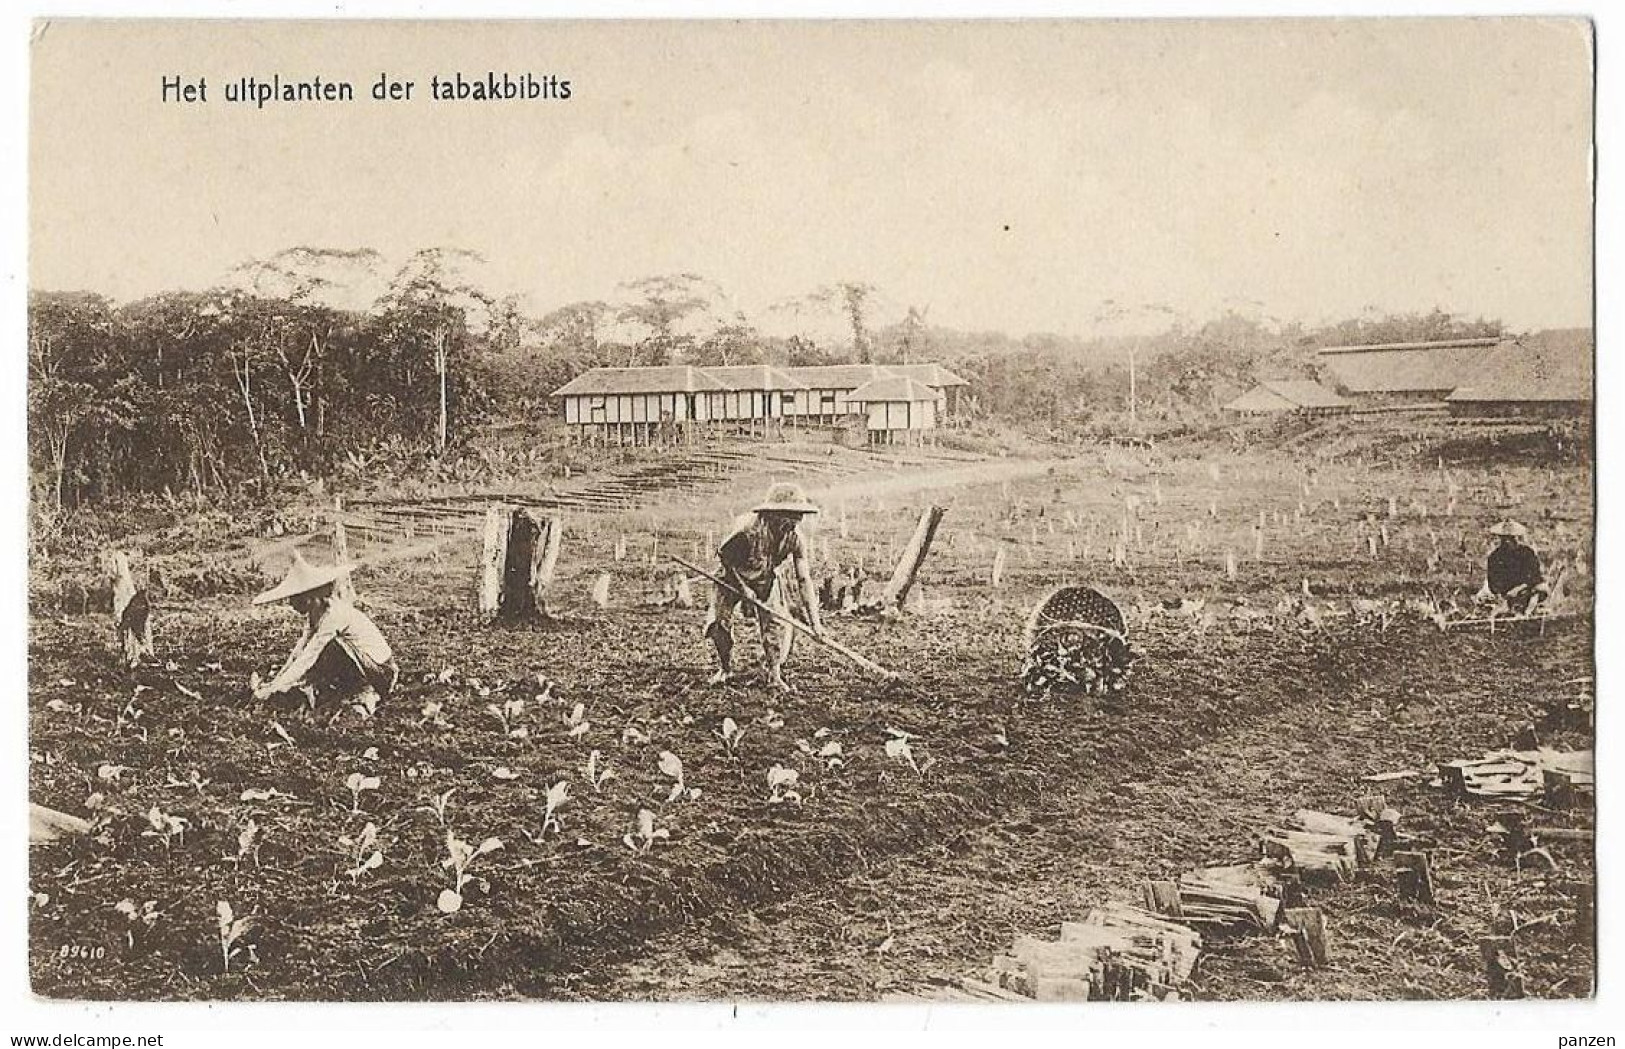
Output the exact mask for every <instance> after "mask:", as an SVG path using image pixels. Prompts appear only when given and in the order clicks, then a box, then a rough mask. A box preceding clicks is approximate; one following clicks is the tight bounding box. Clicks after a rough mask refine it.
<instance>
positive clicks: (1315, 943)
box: [1282, 907, 1326, 969]
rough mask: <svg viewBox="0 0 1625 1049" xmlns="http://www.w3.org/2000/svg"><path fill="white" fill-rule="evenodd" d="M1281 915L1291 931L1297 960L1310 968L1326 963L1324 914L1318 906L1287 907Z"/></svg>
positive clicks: (1320, 966)
mask: <svg viewBox="0 0 1625 1049" xmlns="http://www.w3.org/2000/svg"><path fill="white" fill-rule="evenodd" d="M1282 917H1283V918H1284V920H1285V921H1286V924H1287V927H1288V929H1289V930H1290V931H1291V936H1292V946H1293V947H1294V948H1296V949H1297V952H1298V960H1299V961H1300V962H1302V963H1303V964H1304V965H1306V966H1308V967H1309V968H1311V969H1320V968H1324V967H1325V965H1326V916H1325V915H1323V914H1321V913H1320V908H1318V907H1288V908H1287V909H1286V910H1285V912H1283V915H1282Z"/></svg>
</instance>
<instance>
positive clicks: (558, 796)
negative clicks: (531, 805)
mask: <svg viewBox="0 0 1625 1049" xmlns="http://www.w3.org/2000/svg"><path fill="white" fill-rule="evenodd" d="M569 800H570V781H569V780H563V779H561V780H559V781H558V782H557V783H555V784H553V785H552V786H551V787H548V788H547V798H546V808H544V809H543V810H542V834H541V836H542V837H544V838H545V837H547V829H548V828H549V827H551V828H553V832H554V833H555V834H562V833H564V825H563V824H562V823H560V822H559V819H558V817H557V816H556V815H555V813H557V812H558V810H559V806H560V805H563V804H564V803H565V802H566V801H569Z"/></svg>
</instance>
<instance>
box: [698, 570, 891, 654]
mask: <svg viewBox="0 0 1625 1049" xmlns="http://www.w3.org/2000/svg"><path fill="white" fill-rule="evenodd" d="M667 556H670V557H671V559H672V560H673V561H675V562H676V563H677V564H680V565H682V566H683V567H684V568H686V569H688V570H689V571H690V572H698V573H699V574H700V575H702V576H704V577H705V578H707V579H709V580H711V582H713V583H716V584H717V585H718V586H724V587H727V588H728V589H729V590H730V591H732V592H733V593H735V594H738V595H739V596H740V597H741V598H742V599H744V600H745V601H748V602H749V603H750V604H751V605H752V606H753V607H755V608H757V609H759V610H761V611H763V612H766V613H767V614H768V615H770V616H772V617H773V618H774V619H777V620H778V621H779V622H781V623H783V624H785V625H786V626H788V627H790V628H791V629H793V630H796V631H799V632H800V633H803V634H806V635H807V636H808V637H810V638H812V639H813V640H814V641H816V642H817V643H818V644H820V645H823V646H825V647H826V648H832V649H834V650H835V651H837V652H839V653H840V654H841V655H843V656H845V657H846V658H847V659H850V660H851V661H852V662H854V663H856V664H857V665H858V666H860V667H862V668H863V669H865V670H867V671H869V672H870V673H871V674H876V675H878V676H880V677H883V678H885V679H886V680H888V681H894V680H896V679H897V676H898V675H897V674H896V673H894V672H892V671H890V670H887V669H886V668H885V667H883V666H881V665H880V664H879V663H876V662H875V661H874V660H871V659H867V658H865V657H864V656H860V655H859V654H858V653H856V652H854V651H852V650H851V649H850V648H847V647H846V646H845V645H843V644H841V643H840V642H839V641H836V640H835V639H834V638H832V637H825V636H824V635H823V634H820V633H818V632H817V631H815V630H813V628H812V627H810V626H808V625H807V624H805V623H803V622H802V621H801V620H799V619H797V618H796V617H795V616H792V615H790V614H789V613H787V612H781V611H779V610H778V609H776V608H770V607H768V606H767V605H765V604H763V603H762V602H761V601H759V600H757V598H756V595H755V594H752V593H751V592H750V590H749V589H747V588H745V587H740V586H735V585H734V584H733V583H730V582H728V581H727V580H726V579H722V578H721V577H719V576H714V575H712V574H711V573H710V572H707V571H706V570H705V569H703V568H700V567H698V566H696V565H691V564H689V563H688V562H687V561H684V560H683V559H682V558H680V557H676V556H673V555H667Z"/></svg>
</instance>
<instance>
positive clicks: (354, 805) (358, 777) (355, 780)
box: [344, 772, 379, 815]
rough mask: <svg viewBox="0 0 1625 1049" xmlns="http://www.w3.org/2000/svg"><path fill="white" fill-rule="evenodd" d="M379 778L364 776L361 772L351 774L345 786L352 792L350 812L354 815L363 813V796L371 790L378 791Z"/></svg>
mask: <svg viewBox="0 0 1625 1049" xmlns="http://www.w3.org/2000/svg"><path fill="white" fill-rule="evenodd" d="M378 783H379V780H378V777H377V776H363V775H362V774H361V773H359V772H352V773H350V775H349V777H348V778H346V779H345V781H344V785H345V787H347V788H348V789H349V791H350V812H351V814H352V815H354V814H355V813H358V812H360V811H361V795H362V794H364V793H366V792H367V791H369V790H377V789H378Z"/></svg>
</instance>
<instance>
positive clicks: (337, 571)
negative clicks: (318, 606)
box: [254, 550, 351, 605]
mask: <svg viewBox="0 0 1625 1049" xmlns="http://www.w3.org/2000/svg"><path fill="white" fill-rule="evenodd" d="M350 569H351V566H350V565H313V564H311V563H310V562H309V561H306V560H305V559H304V558H303V557H301V556H300V555H299V551H297V550H295V551H294V553H293V564H291V565H289V566H288V574H287V575H285V576H283V577H282V582H280V583H278V584H277V585H276V586H273V587H272V588H271V589H269V590H267V591H265V593H263V594H261V595H259V596H258V597H256V598H254V603H255V604H256V605H268V604H270V603H271V602H273V601H282V600H284V599H286V598H290V597H293V596H294V595H295V594H303V593H306V592H308V591H311V590H315V589H316V588H317V587H319V586H326V585H327V584H328V583H331V582H334V581H335V580H337V579H338V578H339V577H340V576H342V575H344V574H345V573H347V572H349V571H350Z"/></svg>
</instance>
